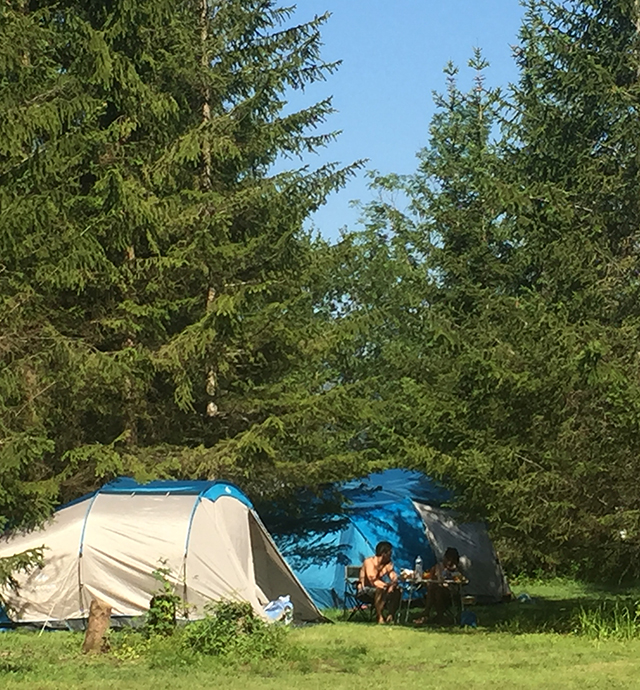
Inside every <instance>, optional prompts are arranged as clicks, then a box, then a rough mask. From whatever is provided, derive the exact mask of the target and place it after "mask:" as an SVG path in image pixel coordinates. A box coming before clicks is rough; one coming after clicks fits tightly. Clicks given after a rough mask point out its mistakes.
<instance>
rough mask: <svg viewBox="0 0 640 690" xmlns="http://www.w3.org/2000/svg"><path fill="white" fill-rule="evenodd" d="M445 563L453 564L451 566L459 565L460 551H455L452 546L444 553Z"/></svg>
mask: <svg viewBox="0 0 640 690" xmlns="http://www.w3.org/2000/svg"><path fill="white" fill-rule="evenodd" d="M442 561H443V562H444V563H451V565H459V564H460V554H459V553H458V549H454V548H453V546H450V547H449V548H448V549H447V550H446V551H445V552H444V558H443V559H442Z"/></svg>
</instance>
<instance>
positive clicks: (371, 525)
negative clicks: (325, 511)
mask: <svg viewBox="0 0 640 690" xmlns="http://www.w3.org/2000/svg"><path fill="white" fill-rule="evenodd" d="M337 489H338V490H339V491H340V493H341V494H342V496H343V497H344V504H343V513H341V514H340V515H338V514H336V515H333V516H328V517H329V519H328V520H327V525H328V527H327V529H326V530H325V531H323V532H320V531H309V532H306V533H305V532H304V530H303V533H302V536H301V535H300V530H297V531H296V532H294V533H292V534H287V533H286V531H283V532H279V531H278V529H274V530H272V531H273V536H274V539H275V540H276V542H277V544H278V546H279V548H280V550H281V551H282V553H283V555H284V556H285V558H287V560H288V561H289V564H290V565H291V567H292V569H293V570H294V572H295V574H296V576H297V577H298V579H299V580H300V582H301V583H302V585H303V586H304V587H305V589H306V590H307V591H308V592H309V594H310V595H311V597H312V598H313V600H314V602H315V603H316V605H318V606H320V607H321V608H329V607H334V606H342V604H343V598H344V575H345V566H346V565H359V564H360V563H362V561H363V560H364V559H365V558H367V557H369V556H372V555H373V554H374V553H375V548H376V544H378V542H380V541H388V542H390V543H391V545H392V547H393V549H394V552H393V561H394V565H395V567H396V570H398V571H399V570H400V569H401V568H412V567H413V565H414V563H415V559H416V557H417V556H421V558H422V561H423V564H424V567H425V568H430V567H431V566H432V565H433V564H434V563H435V562H436V556H435V554H434V552H433V549H432V548H431V545H430V543H429V540H428V537H427V535H426V533H425V529H424V524H423V522H422V519H421V517H420V515H419V513H418V511H417V510H416V508H415V506H414V504H413V503H412V501H411V498H412V497H414V496H419V497H420V498H421V499H427V500H429V502H430V503H433V504H436V505H440V504H442V503H444V502H446V501H447V500H448V499H449V498H450V494H449V493H448V492H447V491H445V490H443V489H442V488H441V487H439V486H438V485H437V484H436V483H435V482H433V481H431V480H430V479H429V478H428V477H425V476H424V475H423V474H421V473H419V472H409V471H406V470H387V471H386V472H383V473H377V474H371V475H369V476H368V477H365V478H363V479H358V480H354V481H351V482H345V483H343V484H340V485H338V487H337ZM268 523H269V521H268V516H267V524H268ZM303 523H304V520H303ZM332 525H335V526H336V527H335V528H334V527H332ZM302 527H304V524H302Z"/></svg>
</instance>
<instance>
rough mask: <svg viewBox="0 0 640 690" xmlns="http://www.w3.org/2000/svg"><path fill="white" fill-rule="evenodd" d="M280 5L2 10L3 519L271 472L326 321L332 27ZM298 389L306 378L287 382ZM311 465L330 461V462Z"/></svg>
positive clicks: (335, 177)
mask: <svg viewBox="0 0 640 690" xmlns="http://www.w3.org/2000/svg"><path fill="white" fill-rule="evenodd" d="M290 15H291V11H290V10H288V9H286V8H283V7H280V6H278V4H277V3H276V2H273V1H271V0H242V1H240V0H224V1H223V2H222V1H216V0H184V1H183V0H180V1H178V2H174V1H172V2H169V1H168V0H153V2H151V1H149V2H147V1H146V0H142V1H138V0H136V1H135V2H133V1H132V0H113V1H112V2H105V3H94V2H84V1H82V0H66V1H65V0H63V2H55V3H54V2H48V1H47V0H40V1H39V0H33V1H28V0H10V1H9V2H6V3H4V4H3V7H2V9H0V324H1V326H0V329H1V330H0V517H1V519H2V520H4V522H5V523H6V524H8V525H9V526H14V527H15V526H29V525H33V524H35V523H37V522H39V521H41V520H42V519H43V518H44V517H45V516H46V515H48V514H49V512H50V511H51V509H52V507H53V506H54V505H55V504H56V503H57V502H58V501H60V500H64V499H65V498H69V497H75V496H77V495H79V494H81V493H82V492H84V491H86V490H88V489H92V488H94V487H95V486H96V485H98V484H99V483H101V482H102V481H103V480H106V479H109V478H111V477H113V476H117V475H119V474H123V473H131V474H134V475H136V476H138V477H139V478H141V479H144V478H151V477H157V476H197V477H211V476H226V477H230V478H242V477H244V478H245V479H246V478H250V477H253V476H258V475H260V473H263V474H265V475H267V474H268V473H269V471H270V468H272V467H273V466H274V464H275V457H276V449H277V448H278V447H279V445H282V444H284V445H286V443H285V442H286V437H287V429H288V428H289V424H290V421H291V420H290V418H289V417H288V415H289V414H291V413H292V411H297V410H298V408H299V404H300V397H301V396H302V397H304V389H302V388H301V387H300V384H299V382H298V381H297V380H296V378H295V376H294V375H293V374H292V372H293V371H295V370H296V365H297V363H299V362H304V361H306V359H307V356H308V352H307V350H308V348H309V344H310V343H311V342H312V341H313V337H314V333H315V330H314V329H315V328H316V325H315V320H314V314H313V309H312V300H311V298H310V289H309V285H308V276H309V272H310V271H311V270H312V265H313V256H314V252H313V246H312V244H313V243H312V241H311V240H310V238H309V237H308V236H306V235H305V233H304V232H303V231H302V223H303V221H304V219H305V218H306V217H307V216H308V214H309V213H310V212H311V211H313V210H314V209H316V208H317V207H318V206H319V205H320V204H322V203H323V201H324V199H325V197H326V195H327V194H328V193H330V192H331V191H332V190H334V189H336V188H337V187H339V186H340V185H342V184H343V183H344V182H345V180H346V179H347V177H348V176H349V175H350V174H351V172H352V171H353V168H346V169H345V168H340V167H338V166H336V165H328V166H325V167H323V168H321V169H319V170H316V171H309V170H308V169H306V168H298V169H296V168H295V167H292V168H291V169H290V170H288V171H285V172H283V173H280V174H273V173H272V170H273V165H274V163H275V162H276V161H278V160H280V159H281V158H282V157H283V156H284V157H287V156H288V157H293V158H295V157H296V156H297V155H298V154H300V153H302V152H306V151H314V150H316V149H317V148H318V147H321V146H324V145H325V144H327V143H328V142H330V141H331V140H332V139H333V137H334V134H333V133H331V132H329V133H323V132H322V125H323V123H324V121H325V119H326V118H327V116H328V115H330V113H331V112H332V108H331V103H330V101H329V100H325V101H322V102H320V103H317V104H314V105H311V106H309V107H308V108H306V109H304V110H302V111H299V112H289V111H287V109H286V101H285V98H286V96H285V94H286V92H287V91H288V90H290V89H303V88H304V87H305V86H306V85H308V84H310V83H312V82H314V81H317V80H321V79H324V78H325V77H326V76H327V75H329V74H331V72H333V70H334V69H335V68H336V65H335V64H331V63H326V62H324V61H323V60H322V58H321V56H320V45H321V44H320V28H321V26H322V24H323V23H324V22H325V21H326V19H327V17H326V15H323V16H319V17H315V18H314V19H313V20H311V21H310V22H308V23H305V24H301V25H297V26H293V25H291V23H290V21H289V19H290ZM291 377H293V378H291ZM314 452H315V453H316V454H317V450H316V451H314Z"/></svg>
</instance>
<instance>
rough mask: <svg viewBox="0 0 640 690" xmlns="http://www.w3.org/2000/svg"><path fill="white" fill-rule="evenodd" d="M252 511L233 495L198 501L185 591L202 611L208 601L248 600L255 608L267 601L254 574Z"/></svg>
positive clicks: (188, 599) (188, 601)
mask: <svg viewBox="0 0 640 690" xmlns="http://www.w3.org/2000/svg"><path fill="white" fill-rule="evenodd" d="M250 515H251V513H250V511H249V510H248V509H247V507H246V506H245V505H243V504H242V503H240V501H237V500H236V499H234V498H228V497H225V496H222V497H221V498H219V499H217V500H216V501H215V502H211V501H209V500H207V499H202V500H200V501H199V503H198V506H197V508H196V512H195V515H194V519H193V525H192V527H191V534H190V537H189V549H188V555H187V560H186V569H185V572H186V583H187V588H186V592H185V595H184V598H185V600H186V601H187V603H188V604H189V605H190V606H195V607H196V611H198V612H200V613H201V612H202V607H203V605H204V604H205V603H206V602H207V601H211V600H216V599H221V598H226V599H234V600H239V601H249V602H251V604H252V605H253V607H254V609H255V610H256V611H259V612H262V606H263V605H264V604H265V603H267V602H268V599H266V598H265V596H264V594H262V592H260V591H259V589H258V587H257V585H256V580H255V574H254V563H253V554H252V548H251V540H250V536H249V516H250Z"/></svg>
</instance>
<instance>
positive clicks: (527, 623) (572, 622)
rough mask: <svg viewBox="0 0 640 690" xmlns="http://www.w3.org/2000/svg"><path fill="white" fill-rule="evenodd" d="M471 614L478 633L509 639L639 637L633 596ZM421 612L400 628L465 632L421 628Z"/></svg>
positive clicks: (638, 609)
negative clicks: (541, 635)
mask: <svg viewBox="0 0 640 690" xmlns="http://www.w3.org/2000/svg"><path fill="white" fill-rule="evenodd" d="M467 610H468V611H471V612H473V613H474V614H475V618H476V622H477V626H478V629H482V630H483V631H485V632H487V631H490V632H498V633H509V634H513V635H523V634H534V633H554V634H561V635H568V634H578V635H586V636H589V637H593V638H601V639H604V638H620V639H631V638H635V637H640V602H639V601H638V599H637V598H635V597H633V596H615V597H614V596H610V595H609V596H607V597H603V596H590V597H576V598H564V599H556V598H553V599H551V598H549V599H545V598H543V597H535V598H532V599H531V600H530V601H527V602H525V603H521V602H519V601H517V600H516V601H513V602H509V603H504V604H493V605H487V606H472V607H468V609H467ZM421 615H422V611H421V609H419V608H415V609H412V610H411V612H410V615H409V620H408V622H406V623H405V622H404V618H403V622H401V625H406V626H407V627H414V628H415V629H416V630H424V631H439V632H443V633H447V632H449V633H459V632H461V631H465V630H466V631H468V630H469V628H468V627H467V628H464V627H461V626H460V625H456V624H452V623H450V624H448V625H442V626H437V625H432V624H431V625H421V626H416V625H415V623H414V621H415V619H416V618H420V616H421Z"/></svg>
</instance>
